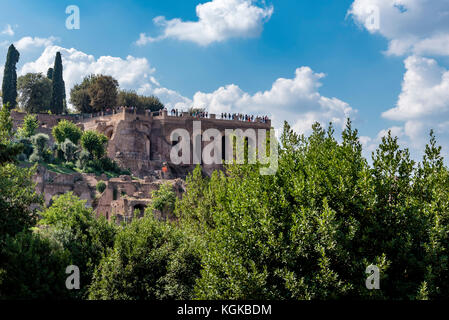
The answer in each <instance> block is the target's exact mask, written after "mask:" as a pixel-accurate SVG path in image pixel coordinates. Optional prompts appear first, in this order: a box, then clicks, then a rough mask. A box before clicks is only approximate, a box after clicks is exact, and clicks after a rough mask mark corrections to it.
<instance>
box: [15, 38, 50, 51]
mask: <svg viewBox="0 0 449 320" xmlns="http://www.w3.org/2000/svg"><path fill="white" fill-rule="evenodd" d="M57 40H58V39H57V38H56V37H48V38H39V37H23V38H21V39H20V40H18V41H16V42H14V46H15V47H16V49H17V50H19V51H26V50H29V49H35V48H42V47H48V46H51V45H53V43H54V42H55V41H57Z"/></svg>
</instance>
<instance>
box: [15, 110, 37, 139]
mask: <svg viewBox="0 0 449 320" xmlns="http://www.w3.org/2000/svg"><path fill="white" fill-rule="evenodd" d="M37 128H39V121H38V120H37V117H36V116H35V115H32V114H27V115H26V116H25V118H24V119H23V125H22V127H20V128H19V129H18V130H17V136H18V137H19V138H30V137H31V136H34V135H35V134H36V130H37Z"/></svg>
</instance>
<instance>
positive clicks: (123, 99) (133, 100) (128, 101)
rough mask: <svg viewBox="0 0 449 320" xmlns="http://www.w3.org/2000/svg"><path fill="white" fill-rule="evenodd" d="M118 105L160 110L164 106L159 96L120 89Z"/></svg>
mask: <svg viewBox="0 0 449 320" xmlns="http://www.w3.org/2000/svg"><path fill="white" fill-rule="evenodd" d="M118 105H120V106H127V107H135V108H137V109H139V110H151V111H158V110H161V109H163V108H164V105H163V104H162V102H161V101H160V100H159V99H158V98H157V97H155V96H149V97H147V96H143V95H138V94H137V93H136V92H135V91H133V90H120V92H119V94H118Z"/></svg>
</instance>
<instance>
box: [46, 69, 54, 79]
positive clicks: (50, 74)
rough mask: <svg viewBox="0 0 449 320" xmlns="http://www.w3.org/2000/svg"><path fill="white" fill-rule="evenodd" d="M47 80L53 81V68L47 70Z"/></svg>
mask: <svg viewBox="0 0 449 320" xmlns="http://www.w3.org/2000/svg"><path fill="white" fill-rule="evenodd" d="M47 78H48V79H50V80H51V79H53V68H48V70H47Z"/></svg>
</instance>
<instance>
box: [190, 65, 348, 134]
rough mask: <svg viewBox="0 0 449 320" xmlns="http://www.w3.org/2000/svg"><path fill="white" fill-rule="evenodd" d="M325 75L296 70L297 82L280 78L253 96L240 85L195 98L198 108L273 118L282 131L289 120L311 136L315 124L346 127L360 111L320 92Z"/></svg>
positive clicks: (273, 122) (308, 70)
mask: <svg viewBox="0 0 449 320" xmlns="http://www.w3.org/2000/svg"><path fill="white" fill-rule="evenodd" d="M323 77H324V74H322V73H315V72H313V70H312V69H310V68H309V67H301V68H298V69H296V72H295V77H294V78H293V79H284V78H279V79H277V80H276V81H275V82H274V83H273V85H272V87H271V89H270V90H267V91H263V92H262V91H259V92H257V93H255V94H253V95H251V94H249V93H247V92H244V91H243V90H241V89H240V88H239V87H238V86H237V85H235V84H231V85H227V86H225V87H221V88H219V89H217V90H216V91H214V92H212V93H202V92H197V93H196V94H195V95H194V98H193V105H194V106H196V107H207V108H208V110H209V112H211V113H217V114H220V113H222V112H230V113H243V114H256V115H269V116H270V117H271V118H272V124H273V126H274V127H275V128H277V129H279V128H282V125H283V120H288V121H289V123H290V124H291V125H292V127H293V128H294V129H295V130H296V131H297V132H300V133H305V134H307V133H309V132H310V130H311V126H312V124H313V123H314V122H315V121H319V122H321V123H323V124H327V122H329V121H332V122H333V123H334V124H335V125H336V127H340V128H342V127H343V126H344V124H345V121H346V118H347V117H349V116H353V115H354V114H355V113H356V111H355V110H353V109H352V108H351V107H350V106H349V105H348V104H347V103H345V102H343V101H341V100H339V99H337V98H328V97H324V96H322V95H321V94H320V93H319V90H318V89H319V88H320V86H321V83H320V79H322V78H323Z"/></svg>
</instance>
